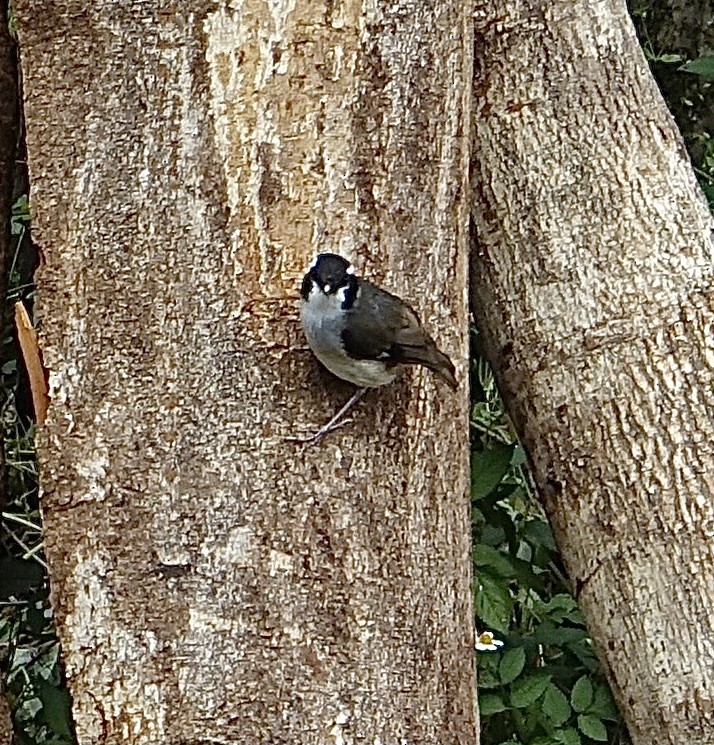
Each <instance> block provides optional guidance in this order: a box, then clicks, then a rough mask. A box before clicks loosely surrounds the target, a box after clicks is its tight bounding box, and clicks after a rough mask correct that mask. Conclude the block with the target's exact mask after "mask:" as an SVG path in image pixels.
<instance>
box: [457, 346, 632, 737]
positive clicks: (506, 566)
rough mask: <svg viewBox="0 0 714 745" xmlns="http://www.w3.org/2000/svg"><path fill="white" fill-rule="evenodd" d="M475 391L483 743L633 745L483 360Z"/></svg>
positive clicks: (477, 371)
mask: <svg viewBox="0 0 714 745" xmlns="http://www.w3.org/2000/svg"><path fill="white" fill-rule="evenodd" d="M472 390H473V391H474V394H475V401H474V404H473V413H472V427H473V431H472V434H473V436H472V443H473V453H472V504H473V529H474V548H473V561H474V574H475V580H474V601H475V608H476V615H477V626H478V628H479V629H484V628H488V629H493V630H494V631H495V632H497V634H499V635H500V637H501V638H502V639H503V640H504V641H505V642H506V645H505V647H503V648H502V649H501V650H499V651H497V652H480V653H478V673H479V690H480V696H479V705H480V712H481V723H482V734H481V742H482V745H500V744H501V743H504V744H505V743H506V742H508V743H511V742H513V743H520V745H586V744H587V743H592V742H610V743H613V744H614V743H626V742H628V739H627V735H626V732H625V730H624V726H623V725H622V723H621V721H620V718H619V714H618V712H617V709H616V707H615V705H614V703H613V700H612V696H611V694H610V691H609V688H608V686H607V684H606V683H605V681H604V676H603V674H602V672H601V670H600V667H599V664H598V662H597V659H596V658H595V655H594V652H593V649H592V644H591V642H590V639H589V638H588V635H587V631H586V629H585V625H584V623H583V619H582V615H581V613H580V610H579V609H578V606H577V603H576V602H575V599H574V598H573V596H572V592H571V588H570V586H569V583H568V581H567V579H566V577H565V572H564V569H563V567H562V564H561V561H560V557H559V556H558V553H557V550H556V547H555V541H554V540H553V534H552V532H551V529H550V526H549V524H548V521H547V519H546V517H545V514H544V513H543V511H542V509H541V507H540V505H539V504H538V502H537V500H536V499H535V497H534V490H533V486H532V483H531V480H530V476H529V474H528V471H527V467H526V458H525V453H524V452H523V449H522V448H521V446H520V445H519V444H518V442H517V440H516V437H515V435H514V434H513V430H512V428H511V426H510V422H509V420H508V417H507V416H506V414H505V412H504V408H503V404H502V402H501V400H500V397H499V396H498V392H497V390H496V385H495V382H494V379H493V376H492V374H491V371H490V368H489V367H488V364H487V363H486V362H485V361H484V360H483V359H479V358H477V359H476V360H475V364H474V380H473V385H472Z"/></svg>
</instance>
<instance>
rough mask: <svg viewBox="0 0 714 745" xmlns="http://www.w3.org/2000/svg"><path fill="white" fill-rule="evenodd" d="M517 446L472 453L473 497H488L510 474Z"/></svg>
mask: <svg viewBox="0 0 714 745" xmlns="http://www.w3.org/2000/svg"><path fill="white" fill-rule="evenodd" d="M514 449H515V445H500V446H499V447H497V448H494V449H493V450H482V451H475V452H472V453H471V497H472V499H474V500H479V499H483V498H484V497H486V496H488V495H489V494H490V493H491V492H492V491H493V490H494V489H495V488H496V487H497V486H498V484H499V483H500V481H501V479H502V478H503V477H504V476H505V475H506V473H508V469H509V468H510V467H511V458H512V457H513V451H514Z"/></svg>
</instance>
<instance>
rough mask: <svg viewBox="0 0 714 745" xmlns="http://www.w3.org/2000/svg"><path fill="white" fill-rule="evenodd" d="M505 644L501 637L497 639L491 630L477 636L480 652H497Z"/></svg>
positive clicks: (477, 646) (477, 647)
mask: <svg viewBox="0 0 714 745" xmlns="http://www.w3.org/2000/svg"><path fill="white" fill-rule="evenodd" d="M502 646H503V642H502V641H501V640H500V639H495V638H494V636H493V634H492V633H491V632H490V631H483V632H482V633H480V634H478V635H477V636H476V649H477V651H479V652H495V651H496V650H497V649H498V648H499V647H502Z"/></svg>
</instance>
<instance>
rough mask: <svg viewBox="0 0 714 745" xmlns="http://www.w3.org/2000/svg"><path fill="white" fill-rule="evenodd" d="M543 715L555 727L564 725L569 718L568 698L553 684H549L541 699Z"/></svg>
mask: <svg viewBox="0 0 714 745" xmlns="http://www.w3.org/2000/svg"><path fill="white" fill-rule="evenodd" d="M543 713H544V714H545V715H546V716H547V717H548V719H549V720H550V721H551V722H552V724H553V725H554V726H556V727H560V726H561V725H562V724H565V722H567V721H568V718H569V717H570V713H571V709H570V704H569V703H568V698H567V696H566V695H565V694H564V693H563V692H562V691H561V690H560V688H558V686H556V685H555V684H554V683H550V685H549V686H548V689H547V690H546V692H545V696H544V697H543Z"/></svg>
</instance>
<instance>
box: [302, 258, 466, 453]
mask: <svg viewBox="0 0 714 745" xmlns="http://www.w3.org/2000/svg"><path fill="white" fill-rule="evenodd" d="M300 295H301V297H302V303H301V309H300V318H301V321H302V327H303V330H304V332H305V336H306V338H307V343H308V344H309V345H310V349H312V351H313V352H314V354H315V356H316V357H317V359H318V360H320V362H322V364H323V365H324V366H325V367H326V368H327V369H328V370H329V371H330V372H331V373H333V374H334V375H336V376H337V377H338V378H342V380H347V381H348V382H350V383H354V385H356V386H359V388H360V390H358V391H357V393H355V394H354V396H352V398H351V399H350V400H349V401H348V402H347V403H346V404H345V405H344V406H343V407H342V408H341V409H340V410H339V411H338V412H337V414H336V415H335V416H334V417H333V418H332V419H331V420H330V421H329V422H328V423H327V424H326V425H325V426H324V427H322V428H321V429H319V430H318V431H317V432H316V433H315V434H313V435H311V436H310V437H306V438H303V439H300V438H291V439H298V441H300V442H315V441H317V440H319V439H320V438H321V437H323V436H324V435H326V434H327V433H328V432H330V431H332V430H333V429H335V428H336V427H337V426H338V425H339V423H340V421H341V419H342V417H343V416H344V415H345V414H346V413H347V411H348V410H349V409H350V408H351V407H352V406H354V404H356V403H357V401H359V399H360V398H362V396H364V394H365V393H366V392H367V390H369V389H370V388H377V387H379V386H382V385H387V384H388V383H391V382H392V381H393V380H394V379H395V378H396V377H397V375H398V373H399V371H400V368H401V367H402V366H403V365H424V366H425V367H428V368H429V369H430V370H433V371H434V372H435V373H437V374H438V375H439V376H441V377H442V378H443V379H444V380H445V381H446V382H447V383H448V384H449V385H450V386H451V388H454V389H455V388H456V387H457V382H456V376H455V371H454V365H453V364H452V362H451V360H450V359H449V358H448V357H447V356H446V355H445V354H444V353H443V352H442V351H441V350H440V349H439V348H438V347H437V346H436V343H435V342H434V340H433V339H432V338H431V336H429V334H428V333H427V332H426V331H425V330H424V328H423V327H422V325H421V322H420V321H419V318H418V316H417V314H416V313H415V312H414V310H412V308H410V307H409V305H407V304H406V303H405V302H404V301H403V300H401V299H400V298H398V297H397V296H396V295H392V294H391V293H390V292H387V291H386V290H383V289H382V288H381V287H377V285H375V284H373V283H372V282H370V281H369V280H366V279H362V278H361V277H357V276H355V273H354V269H353V268H352V267H351V266H350V262H349V261H347V259H345V258H343V257H342V256H338V255H337V254H333V253H322V254H318V256H317V257H316V258H315V260H314V261H313V263H312V265H311V266H310V268H309V269H308V272H307V274H306V275H305V277H304V278H303V281H302V287H301V289H300Z"/></svg>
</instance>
